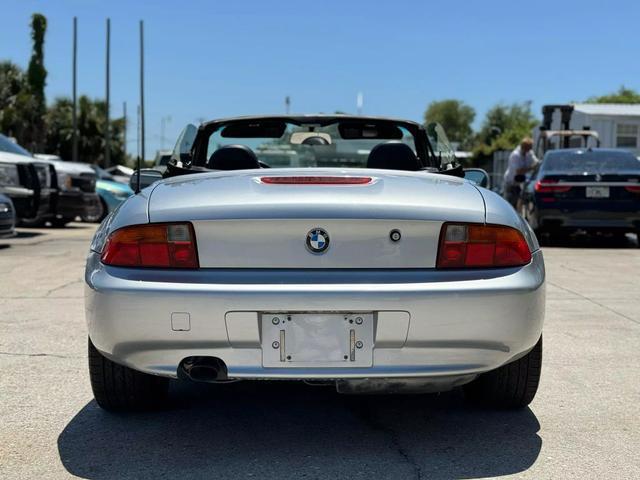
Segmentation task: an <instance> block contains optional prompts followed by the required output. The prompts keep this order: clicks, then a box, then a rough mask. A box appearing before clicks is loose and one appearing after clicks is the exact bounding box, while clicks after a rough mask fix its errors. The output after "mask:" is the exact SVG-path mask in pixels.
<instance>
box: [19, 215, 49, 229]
mask: <svg viewBox="0 0 640 480" xmlns="http://www.w3.org/2000/svg"><path fill="white" fill-rule="evenodd" d="M45 222H46V221H45V219H44V218H42V217H35V218H21V219H20V220H18V226H19V227H28V228H42V227H44V224H45Z"/></svg>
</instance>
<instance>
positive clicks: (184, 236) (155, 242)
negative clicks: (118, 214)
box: [102, 223, 199, 268]
mask: <svg viewBox="0 0 640 480" xmlns="http://www.w3.org/2000/svg"><path fill="white" fill-rule="evenodd" d="M102 263H104V264H105V265H114V266H118V267H153V268H198V266H199V264H198V253H197V249H196V237H195V234H194V232H193V226H192V225H191V224H190V223H149V224H144V225H132V226H130V227H124V228H121V229H119V230H116V231H115V232H113V233H112V234H111V235H110V236H109V238H108V239H107V243H106V245H105V247H104V249H103V251H102Z"/></svg>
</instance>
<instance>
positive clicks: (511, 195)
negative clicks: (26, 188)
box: [503, 137, 540, 210]
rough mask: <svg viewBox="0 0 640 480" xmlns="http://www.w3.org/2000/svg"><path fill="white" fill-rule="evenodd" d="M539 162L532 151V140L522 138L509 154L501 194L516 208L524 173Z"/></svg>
mask: <svg viewBox="0 0 640 480" xmlns="http://www.w3.org/2000/svg"><path fill="white" fill-rule="evenodd" d="M539 163H540V160H538V159H537V158H536V156H535V154H534V153H533V140H531V139H530V138H528V137H527V138H523V139H522V141H521V142H520V145H519V146H518V147H516V149H515V150H514V151H513V152H511V155H509V163H508V165H507V171H506V172H504V192H503V196H504V198H505V199H506V200H507V202H509V203H510V204H511V205H512V206H513V208H515V209H516V210H518V202H519V200H520V192H521V190H522V182H523V181H524V175H525V174H526V173H527V172H530V171H531V170H533V169H534V168H536V166H537V165H538V164H539Z"/></svg>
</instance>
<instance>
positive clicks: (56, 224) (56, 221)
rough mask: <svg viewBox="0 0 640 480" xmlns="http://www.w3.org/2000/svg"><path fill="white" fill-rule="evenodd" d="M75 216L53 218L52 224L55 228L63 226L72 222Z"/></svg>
mask: <svg viewBox="0 0 640 480" xmlns="http://www.w3.org/2000/svg"><path fill="white" fill-rule="evenodd" d="M73 220H74V219H73V218H53V219H52V220H51V226H52V227H54V228H63V227H65V226H66V225H67V223H69V222H72V221H73Z"/></svg>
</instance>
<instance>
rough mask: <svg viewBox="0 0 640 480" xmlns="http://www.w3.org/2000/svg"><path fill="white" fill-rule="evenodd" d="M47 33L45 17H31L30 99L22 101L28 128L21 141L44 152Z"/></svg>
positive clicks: (27, 81) (27, 77) (28, 69)
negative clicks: (45, 48)
mask: <svg viewBox="0 0 640 480" xmlns="http://www.w3.org/2000/svg"><path fill="white" fill-rule="evenodd" d="M46 31H47V19H46V18H45V17H44V15H41V14H39V13H34V14H33V15H32V17H31V39H32V41H33V47H32V52H31V59H30V60H29V67H28V68H27V74H26V84H27V85H26V86H27V89H26V91H25V92H22V95H24V94H26V95H29V97H30V98H28V99H21V100H22V103H24V106H25V107H26V108H25V110H24V111H23V112H22V114H23V119H22V121H23V122H24V123H25V124H26V126H27V128H26V129H25V131H24V132H23V134H22V138H20V141H21V142H22V143H23V145H24V146H25V147H27V148H30V149H31V150H33V151H36V152H39V151H42V148H43V147H44V139H45V135H46V123H45V116H46V111H47V104H46V101H45V95H44V87H45V85H46V83H47V69H46V68H45V67H44V36H45V33H46Z"/></svg>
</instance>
